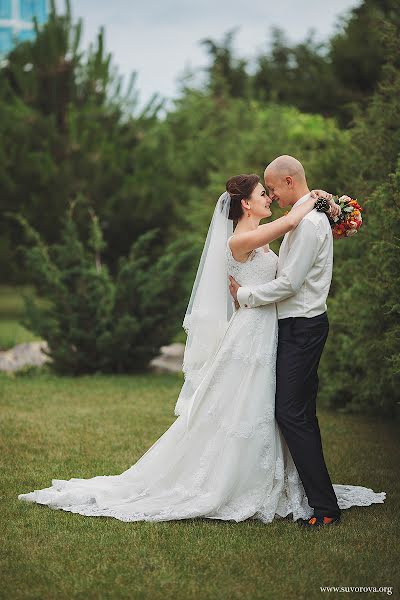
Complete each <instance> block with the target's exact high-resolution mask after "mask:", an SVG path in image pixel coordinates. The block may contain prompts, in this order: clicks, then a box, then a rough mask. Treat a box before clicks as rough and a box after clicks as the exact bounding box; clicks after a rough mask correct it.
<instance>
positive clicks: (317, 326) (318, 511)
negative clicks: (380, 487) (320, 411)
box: [275, 312, 340, 516]
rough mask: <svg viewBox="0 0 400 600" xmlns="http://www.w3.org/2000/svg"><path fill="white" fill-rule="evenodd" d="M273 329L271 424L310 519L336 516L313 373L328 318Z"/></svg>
mask: <svg viewBox="0 0 400 600" xmlns="http://www.w3.org/2000/svg"><path fill="white" fill-rule="evenodd" d="M278 323H279V341H278V356H277V373H276V377H277V381H276V401H275V416H276V420H277V422H278V425H279V427H280V429H281V431H282V434H283V436H284V438H285V440H286V443H287V445H288V448H289V450H290V453H291V455H292V458H293V461H294V463H295V465H296V468H297V471H298V473H299V476H300V479H301V480H302V483H303V486H304V489H305V492H306V494H307V498H308V503H309V505H310V506H311V507H312V508H314V515H315V516H322V515H326V516H338V515H340V509H339V506H338V503H337V499H336V494H335V492H334V489H333V487H332V482H331V479H330V477H329V473H328V469H327V467H326V464H325V459H324V454H323V450H322V443H321V434H320V430H319V424H318V419H317V415H316V398H317V392H318V374H317V370H318V365H319V361H320V358H321V354H322V351H323V348H324V346H325V342H326V339H327V337H328V331H329V321H328V316H327V314H326V312H325V313H323V314H322V315H318V316H316V317H311V318H307V317H289V318H286V319H279V321H278Z"/></svg>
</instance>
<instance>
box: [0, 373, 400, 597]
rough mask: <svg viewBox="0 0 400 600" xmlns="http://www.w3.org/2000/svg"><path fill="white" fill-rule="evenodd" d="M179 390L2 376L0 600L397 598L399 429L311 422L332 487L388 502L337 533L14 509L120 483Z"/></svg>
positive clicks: (165, 421)
mask: <svg viewBox="0 0 400 600" xmlns="http://www.w3.org/2000/svg"><path fill="white" fill-rule="evenodd" d="M180 385H181V380H180V378H179V377H175V376H150V375H148V376H147V375H146V376H100V375H98V376H97V375H96V376H87V377H80V378H72V377H57V376H54V375H52V374H50V373H49V372H48V371H47V370H43V371H42V372H35V371H33V372H32V373H31V374H27V375H25V376H17V377H15V376H8V375H5V374H0V390H1V405H0V415H1V421H0V426H1V438H0V440H1V442H0V443H1V447H0V452H1V453H0V457H1V458H0V460H1V473H2V475H1V487H2V491H1V507H0V515H1V521H2V522H1V525H0V527H1V537H2V541H1V564H0V570H1V581H0V597H1V598H7V600H8V599H13V600H17V599H20V598H24V599H25V598H35V599H36V598H40V599H47V598H49V599H50V598H51V599H53V598H57V599H64V598H65V599H71V598H80V599H86V598H99V599H103V598H107V599H108V598H112V599H114V598H115V599H125V598H126V599H138V600H139V599H140V600H158V599H160V600H161V598H163V599H174V600H180V599H182V600H191V599H193V600H219V599H221V600H232V599H236V598H237V599H249V600H250V599H251V600H257V599H271V600H276V599H285V600H286V599H296V600H297V599H302V598H321V597H323V596H324V594H322V592H321V591H320V586H327V585H332V586H333V585H337V586H346V585H347V586H376V587H380V586H392V587H394V588H395V589H394V591H393V597H396V592H397V593H398V584H399V581H398V575H396V571H398V554H397V552H398V539H399V525H398V514H399V496H400V482H399V475H398V464H399V458H400V457H399V449H398V431H397V424H396V423H394V422H385V421H381V420H378V419H376V418H367V417H357V416H349V415H344V414H332V413H330V412H326V411H320V413H319V418H320V426H321V430H322V435H323V441H324V448H325V455H326V459H327V463H328V466H329V469H330V472H331V476H332V479H333V482H334V483H349V484H358V485H364V486H367V487H371V488H373V489H374V490H375V491H377V492H379V491H386V492H387V499H386V501H385V503H384V504H376V505H372V506H369V507H353V508H351V509H349V510H346V511H344V512H343V520H342V523H341V524H340V525H339V526H337V527H335V528H327V529H324V530H319V531H304V530H302V529H300V528H299V526H298V525H297V524H296V523H294V522H293V521H291V520H290V519H283V520H280V521H279V520H276V521H274V522H273V523H271V524H263V523H261V522H258V521H254V520H249V521H246V522H241V523H235V522H223V521H213V520H207V519H197V520H196V519H193V520H182V521H175V522H163V523H146V522H137V523H124V522H121V521H118V520H116V519H113V518H108V517H85V516H82V515H78V514H73V513H68V512H64V511H61V510H53V509H50V508H48V507H47V506H40V505H36V504H27V503H25V502H22V501H20V500H18V499H17V495H18V494H20V493H25V492H28V491H31V490H33V489H40V488H44V487H48V486H49V485H50V484H51V480H52V479H69V478H71V477H85V478H86V477H93V476H95V475H115V474H118V473H121V472H122V471H124V470H126V469H127V468H128V467H129V466H131V465H132V464H133V463H134V462H136V460H137V459H139V458H140V456H141V455H142V454H143V453H144V452H145V451H146V450H147V449H148V448H149V447H150V446H151V444H152V443H154V442H155V441H156V439H157V438H158V437H159V436H160V435H161V434H162V433H163V432H164V431H165V430H166V429H167V428H168V427H169V426H170V424H171V423H172V422H173V421H174V419H175V417H174V416H173V408H174V404H175V400H176V398H177V395H178V392H179V389H180ZM396 577H397V579H396ZM329 595H330V594H328V596H329ZM362 596H363V597H373V598H375V599H377V598H379V597H382V596H386V594H384V593H378V594H377V593H375V594H373V593H366V594H362ZM353 597H357V598H359V597H360V594H359V593H354V594H351V593H350V594H346V598H353Z"/></svg>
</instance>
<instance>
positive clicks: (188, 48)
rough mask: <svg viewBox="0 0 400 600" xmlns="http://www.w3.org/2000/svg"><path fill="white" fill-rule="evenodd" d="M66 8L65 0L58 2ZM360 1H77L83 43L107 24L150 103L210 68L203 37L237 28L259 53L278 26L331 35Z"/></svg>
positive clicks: (123, 65)
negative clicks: (153, 97) (155, 96)
mask: <svg viewBox="0 0 400 600" xmlns="http://www.w3.org/2000/svg"><path fill="white" fill-rule="evenodd" d="M56 4H57V7H58V9H59V11H61V12H63V10H64V6H65V4H64V0H57V2H56ZM359 4H360V0H333V2H327V1H326V0H325V1H321V0H301V1H296V0H273V1H272V0H251V2H249V1H248V0H247V1H246V0H71V7H72V14H73V17H74V19H77V18H82V19H83V39H82V45H83V48H85V47H87V46H88V44H89V43H90V42H94V41H95V40H96V35H97V32H98V31H99V28H100V26H102V25H103V26H104V28H105V45H106V50H107V51H108V52H111V53H112V55H113V63H114V65H116V66H117V67H118V71H119V73H120V74H122V75H124V78H125V81H126V82H127V80H128V78H129V75H130V74H131V73H132V72H133V71H136V72H137V80H136V88H137V89H138V90H139V93H140V104H141V105H143V104H144V103H145V102H146V101H147V100H149V98H150V97H151V95H152V94H153V93H159V94H161V95H162V96H163V97H166V98H171V97H174V96H176V94H177V91H178V87H179V83H178V82H179V79H180V77H181V76H182V74H183V73H184V72H185V71H187V70H194V69H199V68H200V69H201V68H202V67H204V66H206V65H207V54H206V52H205V49H204V48H203V47H201V45H200V43H199V42H200V40H202V39H205V38H211V39H213V40H215V41H217V42H221V41H222V40H223V37H224V34H225V33H226V32H227V31H229V30H231V29H233V28H237V35H236V38H235V44H234V48H235V50H236V51H237V55H238V56H240V57H246V58H250V59H251V58H252V57H254V56H255V55H256V54H257V53H258V52H262V51H264V50H267V49H268V44H269V41H270V39H271V35H270V32H271V28H272V27H279V28H280V29H283V30H284V31H285V34H286V35H287V38H288V39H289V40H290V41H292V42H299V41H301V40H303V39H304V38H305V37H306V36H307V34H308V32H309V31H310V30H311V29H313V30H315V32H316V38H317V39H318V40H323V39H326V38H328V37H329V36H330V35H331V34H332V33H333V32H334V31H335V27H336V26H337V23H338V19H339V18H340V17H341V16H342V15H344V14H346V13H347V12H348V11H349V10H350V9H351V8H353V7H354V6H357V5H359Z"/></svg>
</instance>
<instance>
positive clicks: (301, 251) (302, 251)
mask: <svg viewBox="0 0 400 600" xmlns="http://www.w3.org/2000/svg"><path fill="white" fill-rule="evenodd" d="M308 197H309V194H306V195H305V196H303V197H302V198H300V199H299V200H297V202H296V203H295V204H294V205H293V207H292V208H294V207H295V206H298V205H299V204H302V203H303V202H305V201H306V200H307V198H308ZM332 267H333V236H332V230H331V227H330V224H329V221H328V219H327V217H326V215H325V214H324V213H322V212H318V211H317V210H315V209H314V210H312V211H311V212H309V213H308V214H307V215H306V216H305V217H304V218H303V219H302V220H301V222H300V223H299V225H298V226H297V227H296V228H295V229H293V230H292V231H290V232H289V233H287V234H286V235H285V237H284V238H283V241H282V244H281V247H280V250H279V260H278V270H277V277H276V279H275V280H273V281H270V282H269V283H266V284H263V285H259V286H256V287H253V286H251V287H248V286H243V287H240V288H239V290H238V294H237V298H238V302H239V304H240V306H241V307H244V308H254V307H256V306H261V305H263V304H271V303H272V302H277V309H278V319H284V318H286V317H316V316H317V315H320V314H322V313H323V312H325V311H326V309H327V306H326V299H327V297H328V293H329V288H330V285H331V281H332Z"/></svg>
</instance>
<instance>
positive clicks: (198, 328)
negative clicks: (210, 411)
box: [174, 192, 234, 416]
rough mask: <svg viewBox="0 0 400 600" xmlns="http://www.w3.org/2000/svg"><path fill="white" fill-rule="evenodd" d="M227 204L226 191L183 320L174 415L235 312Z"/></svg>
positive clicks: (217, 205)
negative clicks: (179, 385) (181, 378)
mask: <svg viewBox="0 0 400 600" xmlns="http://www.w3.org/2000/svg"><path fill="white" fill-rule="evenodd" d="M230 203H231V197H230V195H229V193H228V192H224V193H223V194H221V196H220V197H219V198H218V202H217V204H216V206H215V209H214V214H213V216H212V219H211V223H210V226H209V228H208V233H207V238H206V241H205V244H204V248H203V252H202V255H201V258H200V263H199V266H198V269H197V274H196V278H195V281H194V284H193V288H192V293H191V296H190V300H189V304H188V306H187V309H186V314H185V317H184V319H183V323H182V327H183V328H184V330H185V331H186V333H187V339H186V345H185V352H184V357H183V367H182V371H183V373H184V377H185V380H184V383H183V386H182V389H181V391H180V394H179V397H178V400H177V402H176V406H175V411H174V412H175V415H176V416H179V415H180V414H181V412H182V410H183V408H184V406H185V405H186V403H187V401H188V400H189V399H190V398H191V397H192V396H193V394H194V392H195V390H196V388H197V387H198V385H199V383H200V381H201V379H202V378H203V375H204V372H205V371H206V370H207V367H208V363H209V361H210V360H212V358H213V356H214V354H215V352H216V351H217V349H218V346H219V343H220V341H221V339H222V338H223V335H224V333H225V331H226V328H227V326H228V323H229V320H230V318H231V316H232V314H233V312H234V306H233V301H232V298H231V295H230V293H229V281H228V271H227V265H226V244H227V241H228V238H229V236H230V235H232V233H233V222H232V220H231V219H229V218H228V215H229V209H230Z"/></svg>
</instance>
